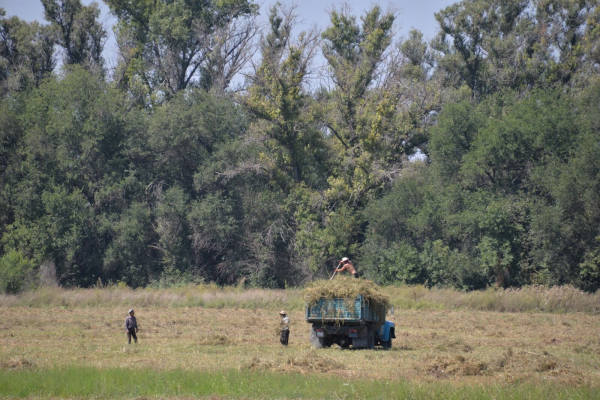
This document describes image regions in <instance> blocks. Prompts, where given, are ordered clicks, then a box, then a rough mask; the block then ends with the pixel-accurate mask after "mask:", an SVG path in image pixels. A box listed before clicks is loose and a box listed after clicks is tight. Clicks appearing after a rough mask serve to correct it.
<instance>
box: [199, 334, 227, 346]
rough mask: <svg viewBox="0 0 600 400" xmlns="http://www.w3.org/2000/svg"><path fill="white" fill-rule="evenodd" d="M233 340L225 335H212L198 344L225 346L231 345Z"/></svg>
mask: <svg viewBox="0 0 600 400" xmlns="http://www.w3.org/2000/svg"><path fill="white" fill-rule="evenodd" d="M230 343H231V340H230V339H229V338H228V337H227V336H225V335H219V334H216V335H212V336H208V337H204V338H202V339H200V340H198V344H200V345H205V346H223V345H226V344H230Z"/></svg>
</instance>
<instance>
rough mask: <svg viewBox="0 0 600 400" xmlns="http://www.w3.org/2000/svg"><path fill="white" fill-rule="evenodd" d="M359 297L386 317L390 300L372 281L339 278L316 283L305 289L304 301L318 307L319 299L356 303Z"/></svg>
mask: <svg viewBox="0 0 600 400" xmlns="http://www.w3.org/2000/svg"><path fill="white" fill-rule="evenodd" d="M358 295H362V296H363V298H364V299H365V301H366V302H367V303H368V304H369V305H370V306H371V308H372V309H373V310H374V311H375V312H377V313H378V314H379V315H381V316H385V314H386V312H387V309H388V308H389V306H390V299H389V297H388V296H387V295H385V294H384V293H382V292H381V289H380V288H379V286H377V285H376V284H375V283H373V282H372V281H369V280H365V279H356V278H349V277H337V278H336V279H334V280H319V281H314V282H312V283H311V284H309V285H308V286H307V287H306V288H305V289H304V299H305V300H306V302H307V303H308V304H309V305H310V306H314V305H316V304H317V303H318V302H319V299H346V300H348V301H349V302H354V300H355V299H356V296H358ZM349 305H350V304H349Z"/></svg>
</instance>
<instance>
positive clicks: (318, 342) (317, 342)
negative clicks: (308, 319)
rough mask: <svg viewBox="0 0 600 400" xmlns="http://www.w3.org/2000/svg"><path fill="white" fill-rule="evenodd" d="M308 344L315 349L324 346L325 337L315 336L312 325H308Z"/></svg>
mask: <svg viewBox="0 0 600 400" xmlns="http://www.w3.org/2000/svg"><path fill="white" fill-rule="evenodd" d="M310 345H311V346H312V347H314V348H315V349H322V348H323V347H325V338H320V337H317V332H315V327H314V326H311V327H310Z"/></svg>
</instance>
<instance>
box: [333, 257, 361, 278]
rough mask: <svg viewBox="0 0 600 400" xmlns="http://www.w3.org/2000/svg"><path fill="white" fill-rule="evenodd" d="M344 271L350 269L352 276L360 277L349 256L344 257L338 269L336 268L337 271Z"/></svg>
mask: <svg viewBox="0 0 600 400" xmlns="http://www.w3.org/2000/svg"><path fill="white" fill-rule="evenodd" d="M343 271H348V272H350V273H351V274H352V276H354V277H355V278H358V272H356V268H354V264H352V262H351V261H350V259H349V258H348V257H344V258H342V261H340V263H339V264H338V267H337V269H336V270H335V272H343Z"/></svg>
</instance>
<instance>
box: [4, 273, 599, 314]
mask: <svg viewBox="0 0 600 400" xmlns="http://www.w3.org/2000/svg"><path fill="white" fill-rule="evenodd" d="M360 281H361V282H365V281H363V280H360ZM327 282H330V283H331V284H333V285H335V284H336V282H338V280H337V279H335V280H333V281H326V283H327ZM339 282H341V280H340V281H339ZM325 288H327V286H326V285H325ZM381 293H383V295H384V296H387V297H388V298H389V301H390V305H392V306H395V307H396V308H400V309H416V310H441V309H446V310H457V309H468V310H481V311H498V312H548V313H568V312H584V313H589V314H600V291H598V292H597V293H594V294H590V293H586V292H582V291H580V290H578V289H575V288H573V287H571V286H563V287H552V288H548V287H544V286H528V287H524V288H520V289H506V290H504V289H488V290H484V291H476V292H461V291H457V290H454V289H440V288H431V289H428V288H426V287H424V286H418V285H417V286H398V287H394V286H389V287H383V288H381ZM304 303H305V300H304V298H303V296H302V290H301V289H287V290H267V289H248V290H244V289H242V288H239V287H218V286H216V285H189V286H186V287H182V288H173V289H153V288H147V289H136V290H132V289H129V288H127V287H117V286H110V287H106V288H94V289H63V288H40V289H38V290H35V291H32V292H25V293H21V294H19V295H16V296H10V295H0V307H68V308H72V307H96V306H113V307H117V306H122V307H138V308H139V307H145V308H148V307H203V308H232V307H235V308H244V309H268V310H275V309H278V308H279V309H281V308H285V309H287V310H302V309H303V308H304Z"/></svg>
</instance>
